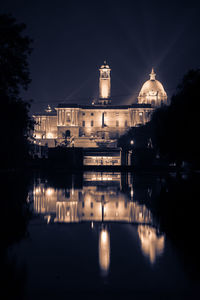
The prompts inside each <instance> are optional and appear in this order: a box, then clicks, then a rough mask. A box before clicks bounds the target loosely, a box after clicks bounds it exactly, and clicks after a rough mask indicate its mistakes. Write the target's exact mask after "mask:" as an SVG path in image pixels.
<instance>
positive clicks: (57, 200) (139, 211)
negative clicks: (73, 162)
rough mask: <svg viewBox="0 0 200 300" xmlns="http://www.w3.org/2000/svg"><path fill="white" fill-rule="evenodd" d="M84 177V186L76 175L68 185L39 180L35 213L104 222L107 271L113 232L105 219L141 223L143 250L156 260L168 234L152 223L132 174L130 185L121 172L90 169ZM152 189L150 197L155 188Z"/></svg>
mask: <svg viewBox="0 0 200 300" xmlns="http://www.w3.org/2000/svg"><path fill="white" fill-rule="evenodd" d="M83 179H84V182H83V186H82V187H81V188H80V187H79V188H76V187H75V184H74V181H73V180H74V177H72V182H71V185H70V186H68V187H67V188H54V187H53V186H49V185H48V182H47V181H45V182H41V181H40V180H39V181H38V182H37V183H36V184H35V186H34V189H33V201H34V211H35V213H38V214H42V215H43V216H44V219H45V221H46V222H47V224H49V223H50V222H52V223H53V222H59V223H78V222H88V221H89V222H91V229H93V228H94V226H95V222H101V223H102V224H104V226H103V227H101V230H100V234H99V264H100V268H101V271H102V274H103V275H106V274H107V273H108V269H109V265H110V236H109V232H108V229H107V228H106V227H105V222H111V221H112V222H113V221H114V222H126V223H136V224H138V235H139V238H140V242H141V250H142V252H143V254H144V255H145V256H148V257H149V260H150V262H151V263H154V262H155V259H156V256H158V255H160V254H161V253H162V252H163V250H164V236H159V235H158V233H157V231H156V229H154V228H153V227H151V226H152V225H153V218H152V214H151V212H150V210H149V209H148V208H147V207H146V205H144V204H140V203H139V202H138V201H137V199H136V197H137V195H138V192H137V193H136V192H135V190H134V188H133V184H132V183H131V180H130V176H128V184H127V186H126V185H124V180H122V178H121V173H98V172H96V173H95V172H88V173H84V175H83ZM148 189H149V187H148ZM148 189H147V195H148V197H150V196H149V194H152V191H151V192H149V190H148ZM143 190H144V189H143ZM123 191H128V193H125V192H123Z"/></svg>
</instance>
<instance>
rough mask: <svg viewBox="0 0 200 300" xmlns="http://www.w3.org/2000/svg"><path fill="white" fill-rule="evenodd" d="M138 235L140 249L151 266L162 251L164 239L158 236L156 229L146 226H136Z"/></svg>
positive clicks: (162, 236)
mask: <svg viewBox="0 0 200 300" xmlns="http://www.w3.org/2000/svg"><path fill="white" fill-rule="evenodd" d="M138 235H139V238H140V242H141V249H142V252H143V254H144V255H145V256H147V257H148V258H149V260H150V262H151V263H152V264H153V263H154V262H155V260H156V257H157V256H158V255H161V254H162V253H163V251H164V244H165V237H164V235H160V236H159V235H158V234H157V232H156V229H155V228H153V227H150V226H148V225H139V226H138Z"/></svg>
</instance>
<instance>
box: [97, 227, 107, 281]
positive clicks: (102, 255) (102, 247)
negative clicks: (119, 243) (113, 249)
mask: <svg viewBox="0 0 200 300" xmlns="http://www.w3.org/2000/svg"><path fill="white" fill-rule="evenodd" d="M99 265H100V269H101V273H102V275H103V276H106V275H107V274H108V271H109V266H110V235H109V232H108V230H107V228H104V227H102V228H101V230H100V234H99Z"/></svg>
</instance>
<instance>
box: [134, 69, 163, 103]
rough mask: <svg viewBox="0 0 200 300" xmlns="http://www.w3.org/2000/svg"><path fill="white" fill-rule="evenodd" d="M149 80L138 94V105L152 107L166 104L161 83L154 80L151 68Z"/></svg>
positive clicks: (154, 74)
mask: <svg viewBox="0 0 200 300" xmlns="http://www.w3.org/2000/svg"><path fill="white" fill-rule="evenodd" d="M149 75H150V79H149V80H147V81H146V82H145V83H144V84H143V86H142V88H141V91H140V93H139V96H138V103H139V104H151V105H152V106H154V107H157V106H161V105H162V104H167V93H166V92H165V90H164V87H163V85H162V83H161V82H160V81H158V80H156V79H155V78H156V73H155V72H154V69H153V68H152V71H151V74H149Z"/></svg>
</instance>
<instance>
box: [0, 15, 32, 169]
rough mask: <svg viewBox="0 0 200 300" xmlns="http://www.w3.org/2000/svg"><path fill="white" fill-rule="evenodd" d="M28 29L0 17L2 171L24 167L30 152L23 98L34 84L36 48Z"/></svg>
mask: <svg viewBox="0 0 200 300" xmlns="http://www.w3.org/2000/svg"><path fill="white" fill-rule="evenodd" d="M25 28H26V26H25V24H17V23H16V20H15V19H14V18H13V17H12V16H10V15H5V14H4V15H0V103H1V117H0V128H1V130H0V143H1V147H0V157H1V167H0V168H2V167H4V168H10V167H12V168H13V167H17V166H20V165H22V163H23V161H24V160H25V158H26V157H27V153H28V147H27V145H28V143H27V139H28V134H29V130H30V129H31V126H32V121H31V119H30V117H29V115H28V112H29V107H30V103H28V102H25V101H23V100H22V99H21V97H20V91H21V90H22V89H24V90H26V89H27V87H28V84H29V83H30V75H29V68H28V57H29V55H30V53H31V50H32V49H31V48H30V44H31V40H30V38H29V37H27V36H24V35H23V31H24V29H25Z"/></svg>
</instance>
